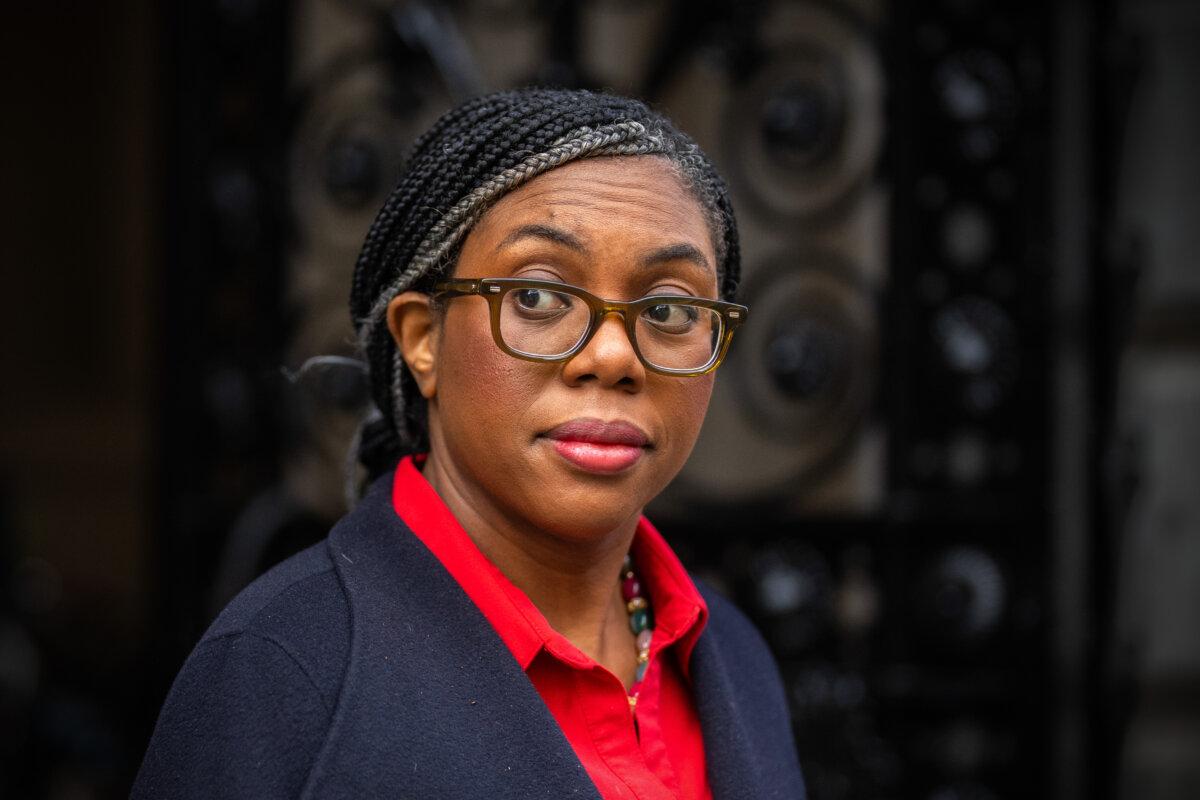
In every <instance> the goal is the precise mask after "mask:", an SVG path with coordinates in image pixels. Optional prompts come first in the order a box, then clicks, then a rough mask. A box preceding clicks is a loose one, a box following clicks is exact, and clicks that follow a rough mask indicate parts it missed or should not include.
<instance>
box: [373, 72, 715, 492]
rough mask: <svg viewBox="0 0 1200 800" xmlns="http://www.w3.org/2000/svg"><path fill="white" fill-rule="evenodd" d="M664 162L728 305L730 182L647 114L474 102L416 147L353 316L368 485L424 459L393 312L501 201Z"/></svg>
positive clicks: (376, 230) (576, 98)
mask: <svg viewBox="0 0 1200 800" xmlns="http://www.w3.org/2000/svg"><path fill="white" fill-rule="evenodd" d="M649 154H654V155H659V156H661V157H663V158H665V159H666V160H667V161H668V162H669V163H670V164H671V165H672V167H673V168H674V171H675V173H676V175H677V177H679V179H680V181H681V183H682V184H683V185H684V186H685V187H687V189H688V190H689V191H690V193H691V194H692V195H693V196H694V197H695V199H696V200H697V201H698V202H699V204H700V206H701V208H702V209H703V210H704V213H705V215H706V217H707V220H708V223H709V227H710V229H711V231H712V235H713V242H714V245H715V248H716V253H717V262H718V263H717V277H718V281H719V286H720V291H721V296H722V297H723V298H726V299H729V298H732V296H733V294H734V290H735V288H736V286H737V280H738V274H739V252H738V238H737V226H736V223H735V221H734V216H733V207H732V206H731V204H730V201H729V195H728V191H727V190H726V187H725V184H724V182H723V181H722V180H721V178H720V176H719V175H718V174H717V172H716V170H715V169H714V168H713V165H712V163H711V162H710V161H709V160H708V158H707V156H705V155H704V153H703V152H701V150H700V148H699V147H698V146H697V145H696V143H695V142H693V141H692V140H691V139H690V138H689V137H688V136H687V135H686V134H684V133H682V132H681V131H679V130H678V129H677V128H675V126H674V125H673V124H672V123H671V122H670V121H669V120H668V119H666V118H665V117H664V116H662V115H660V114H658V113H656V112H654V111H651V110H650V109H649V108H647V107H646V105H645V104H643V103H641V102H639V101H637V100H631V99H628V98H625V97H617V96H614V95H608V94H599V93H593V92H587V91H566V90H552V89H522V90H516V91H507V92H498V93H495V94H490V95H484V96H482V97H477V98H475V99H473V100H469V101H467V102H466V103H463V104H462V105H460V106H458V107H457V108H454V109H452V110H451V111H449V112H447V113H446V114H445V115H444V116H442V117H441V119H439V120H438V121H437V122H436V123H434V125H433V127H432V128H431V129H430V130H429V131H428V132H426V133H425V134H424V135H423V136H421V137H420V138H419V139H418V140H417V142H416V144H415V145H414V146H413V150H412V153H411V155H410V157H409V160H408V164H407V168H406V170H405V172H404V174H403V175H401V177H400V180H399V182H398V183H397V185H396V187H395V188H394V189H393V190H392V193H391V195H389V197H388V198H387V201H386V202H385V203H384V205H383V208H382V209H380V211H379V214H378V216H376V218H375V221H374V223H372V225H371V228H370V230H369V231H368V232H367V237H366V241H365V242H364V243H363V247H362V252H361V253H360V254H359V257H358V261H357V262H356V264H355V268H354V281H353V286H352V288H351V293H350V311H351V314H352V315H353V318H354V326H355V331H356V332H357V335H358V343H359V347H360V349H361V350H362V352H363V355H364V356H365V358H366V362H367V368H368V371H369V374H370V384H371V393H372V396H373V399H374V401H375V405H376V409H377V413H373V414H372V416H371V417H369V418H368V420H367V422H366V423H365V424H364V426H363V428H362V429H361V430H360V433H359V439H358V446H357V452H358V458H359V460H360V461H361V462H362V463H363V464H364V465H365V466H366V467H367V471H368V474H369V475H372V476H373V475H376V474H379V473H382V472H384V471H386V470H387V469H389V468H390V467H391V466H392V465H393V464H394V463H395V461H396V460H397V459H398V458H399V457H400V456H402V455H404V454H406V453H411V452H420V451H422V450H424V449H426V448H427V447H428V430H427V418H426V407H425V400H424V398H423V397H422V396H421V394H420V392H419V391H418V390H417V387H416V382H415V381H414V380H413V377H412V375H411V374H410V373H409V371H408V368H407V366H406V365H405V363H404V360H403V359H402V358H401V356H400V352H399V349H398V348H397V347H396V345H395V343H394V342H393V341H392V337H391V335H390V333H389V331H388V328H387V323H386V316H387V307H388V304H389V303H390V302H391V301H392V299H394V298H395V297H396V296H397V295H399V294H400V293H401V292H404V291H407V290H410V289H415V290H418V291H421V290H424V291H428V290H429V289H430V287H432V286H433V284H434V283H436V282H437V281H438V280H439V279H441V278H442V277H444V276H447V275H449V274H450V273H451V272H452V270H453V267H454V263H455V261H456V259H457V257H458V252H459V250H460V248H461V246H462V242H463V240H464V239H465V238H466V235H467V233H468V232H469V231H470V229H471V226H472V225H474V224H475V222H476V221H478V220H479V218H480V217H481V216H482V215H483V213H484V212H485V211H486V210H487V209H488V208H489V207H490V206H491V205H492V204H493V203H495V202H496V200H498V199H499V198H500V197H502V196H503V195H505V194H507V193H508V192H511V191H512V190H513V189H515V188H516V187H518V186H520V185H521V184H523V183H525V182H527V181H529V180H531V179H532V178H534V177H536V176H538V175H540V174H542V173H543V172H546V171H548V170H551V169H553V168H554V167H557V166H560V165H562V164H566V163H568V162H570V161H575V160H578V159H582V158H591V157H597V156H622V155H649Z"/></svg>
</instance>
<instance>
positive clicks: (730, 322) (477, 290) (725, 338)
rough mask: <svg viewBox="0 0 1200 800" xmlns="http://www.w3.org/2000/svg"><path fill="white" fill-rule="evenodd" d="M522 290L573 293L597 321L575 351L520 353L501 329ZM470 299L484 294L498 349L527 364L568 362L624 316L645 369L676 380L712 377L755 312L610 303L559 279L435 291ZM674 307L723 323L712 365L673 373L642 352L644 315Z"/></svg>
mask: <svg viewBox="0 0 1200 800" xmlns="http://www.w3.org/2000/svg"><path fill="white" fill-rule="evenodd" d="M521 289H544V290H546V291H550V292H555V293H558V294H567V295H571V296H572V297H576V298H578V299H580V300H582V301H583V303H584V304H585V305H586V306H587V308H588V309H589V310H590V312H591V317H590V319H589V320H588V327H587V330H586V331H585V332H584V334H583V335H582V336H581V337H580V338H579V341H578V342H576V343H575V345H574V346H573V347H571V348H570V349H569V350H567V351H565V352H563V353H558V354H556V355H552V356H540V355H533V354H531V353H525V352H522V351H520V350H514V349H513V348H511V347H509V346H508V344H506V343H505V341H504V336H503V335H502V334H501V331H500V314H501V310H502V308H503V302H502V301H503V300H504V297H505V296H506V295H507V294H508V293H509V292H512V291H519V290H521ZM470 295H479V296H480V297H483V298H484V299H485V300H487V302H488V306H489V310H490V311H491V319H492V338H493V339H495V340H496V346H497V347H499V348H500V349H501V350H503V351H504V352H505V353H508V354H509V355H510V356H512V357H513V358H520V359H523V360H525V361H537V362H541V363H554V362H559V361H568V360H570V359H571V358H572V357H573V356H574V355H575V354H576V353H578V352H579V351H580V350H582V349H583V348H585V347H587V344H588V342H590V341H591V340H592V337H593V336H594V335H595V333H596V331H597V329H599V327H600V323H601V322H602V321H603V320H604V317H605V316H607V315H608V314H620V315H621V318H622V319H623V320H624V322H625V333H626V334H627V335H628V336H629V342H630V344H632V345H633V351H634V352H635V353H636V354H637V357H638V360H640V361H641V362H642V364H643V365H645V367H646V369H648V370H650V371H651V372H656V373H658V374H660V375H674V376H676V377H681V378H686V377H691V376H695V375H707V374H708V373H710V372H712V371H714V370H715V369H716V368H717V367H719V366H721V362H722V361H723V360H724V358H725V354H726V353H727V352H728V350H729V343H730V342H731V341H732V340H733V332H734V331H735V330H736V329H737V327H738V326H739V325H741V324H742V323H743V322H745V321H746V316H747V314H748V313H749V309H747V308H746V306H742V305H738V304H737V303H727V302H724V301H722V300H709V299H707V298H704V297H691V296H688V295H673V294H659V295H649V296H647V297H642V298H639V299H637V300H630V301H628V302H622V301H619V300H604V299H601V298H599V297H596V295H594V294H592V293H590V292H588V291H586V290H584V289H581V288H579V287H578V286H572V285H571V284H568V283H557V282H555V281H540V280H533V279H525V278H462V279H456V280H449V281H443V282H441V283H438V284H436V285H435V286H434V287H433V297H434V298H435V299H442V298H452V297H467V296H470ZM665 303H671V304H675V305H686V306H695V307H697V308H704V309H708V310H710V311H713V312H715V313H716V314H717V315H718V316H719V317H720V319H721V332H720V341H719V342H718V343H717V345H716V347H714V348H713V354H712V357H711V358H710V359H709V360H708V362H707V363H706V364H704V365H703V366H700V367H696V368H694V369H671V368H668V367H661V366H659V365H657V364H654V363H652V362H650V361H649V360H647V359H646V357H645V356H644V355H643V354H642V350H641V348H640V347H639V346H638V340H637V319H638V316H639V315H640V314H641V313H642V312H643V311H645V310H646V309H647V308H651V307H653V306H656V305H662V304H665Z"/></svg>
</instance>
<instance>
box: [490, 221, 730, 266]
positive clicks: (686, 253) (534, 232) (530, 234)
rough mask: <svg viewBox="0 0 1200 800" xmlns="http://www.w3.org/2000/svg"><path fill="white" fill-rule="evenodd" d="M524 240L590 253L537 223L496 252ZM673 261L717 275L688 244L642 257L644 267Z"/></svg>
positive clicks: (570, 238)
mask: <svg viewBox="0 0 1200 800" xmlns="http://www.w3.org/2000/svg"><path fill="white" fill-rule="evenodd" d="M522 239H542V240H544V241H547V242H552V243H554V244H557V245H562V246H563V247H566V248H567V249H569V250H573V251H575V252H576V253H580V254H582V255H587V253H588V249H587V246H586V245H585V244H584V243H583V242H582V241H581V240H580V239H579V238H578V237H577V236H575V235H574V234H572V233H570V232H568V231H564V230H563V229H562V228H555V227H554V226H552V225H540V224H536V223H535V224H531V225H522V226H521V227H519V228H517V229H516V230H514V231H512V232H511V233H510V234H508V236H505V237H504V239H503V241H501V242H500V244H499V245H497V246H496V250H497V251H500V250H503V249H504V248H505V247H509V246H510V245H513V244H516V243H517V242H519V241H521V240H522ZM671 261H690V262H692V263H693V264H695V265H696V266H698V267H700V268H701V269H703V270H705V271H706V272H712V273H714V274H715V273H716V270H715V269H713V266H712V264H710V263H709V262H708V258H707V257H706V256H705V255H704V253H703V252H702V251H701V250H700V248H698V247H696V246H695V245H692V244H688V243H687V242H678V243H676V244H669V245H667V246H666V247H660V248H658V249H657V250H654V251H653V252H650V253H647V254H646V255H645V256H643V257H642V266H645V267H653V266H657V265H659V264H665V263H668V262H671Z"/></svg>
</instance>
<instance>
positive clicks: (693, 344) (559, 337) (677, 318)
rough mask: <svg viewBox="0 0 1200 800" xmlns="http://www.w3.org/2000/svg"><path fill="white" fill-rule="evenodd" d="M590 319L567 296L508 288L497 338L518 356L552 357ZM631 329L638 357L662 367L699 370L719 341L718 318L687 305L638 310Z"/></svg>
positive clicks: (583, 331)
mask: <svg viewBox="0 0 1200 800" xmlns="http://www.w3.org/2000/svg"><path fill="white" fill-rule="evenodd" d="M591 316H592V313H591V309H589V308H588V305H587V304H586V303H585V302H583V300H582V299H580V298H578V297H576V296H574V295H572V294H569V293H566V292H555V291H552V290H548V289H540V288H539V289H533V288H530V289H513V290H511V291H509V292H507V293H506V294H505V296H504V298H503V299H502V300H501V306H500V336H501V338H503V339H504V344H505V345H506V346H508V347H509V348H510V349H512V350H515V351H517V352H519V353H523V354H525V355H531V356H541V357H549V358H553V357H556V356H562V355H565V354H566V353H569V352H570V351H571V349H572V348H574V347H575V346H576V345H578V344H579V342H580V340H582V339H583V338H584V336H586V335H587V332H588V325H589V324H590V322H591ZM634 327H635V330H636V337H637V345H638V348H639V349H640V350H641V353H642V357H643V358H645V359H646V360H647V361H648V362H650V363H651V364H653V365H654V366H656V367H659V368H662V369H672V370H691V369H701V368H703V367H705V366H707V365H708V363H709V362H710V361H711V360H712V358H713V355H714V354H715V353H716V350H717V347H718V346H719V345H720V342H721V328H722V322H721V315H720V314H719V313H717V312H716V311H713V310H711V309H708V308H703V307H700V306H694V305H690V304H687V303H671V302H663V303H659V304H656V305H653V306H650V307H649V308H646V309H643V310H642V312H641V313H640V314H638V318H637V321H636V324H635V326H634Z"/></svg>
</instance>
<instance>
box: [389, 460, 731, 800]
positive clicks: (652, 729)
mask: <svg viewBox="0 0 1200 800" xmlns="http://www.w3.org/2000/svg"><path fill="white" fill-rule="evenodd" d="M418 458H419V459H420V457H418ZM421 460H423V459H421ZM392 505H393V506H394V507H395V509H396V513H397V514H399V515H400V518H401V519H402V520H404V524H405V525H407V526H408V527H409V528H411V529H412V531H413V533H415V534H416V535H417V538H419V539H420V540H421V541H422V542H423V543H424V544H425V546H426V547H428V548H429V550H430V551H431V552H432V553H433V554H434V555H435V556H436V557H437V558H438V560H439V561H441V562H442V565H443V566H445V568H446V570H447V571H448V572H449V573H450V574H451V575H452V576H453V577H454V579H455V580H456V581H458V583H459V585H461V586H462V588H463V591H465V592H466V593H467V596H468V597H470V598H471V600H472V601H473V602H474V603H475V605H477V606H478V607H479V610H480V611H482V612H483V615H484V616H485V617H486V618H487V619H488V621H489V622H491V624H492V626H493V627H494V628H495V629H496V632H497V633H498V634H500V638H501V639H502V640H503V641H504V643H505V644H506V645H508V649H509V650H510V651H512V654H513V657H514V658H516V660H517V663H519V664H520V665H521V668H522V669H524V670H525V674H526V675H528V676H529V680H530V681H532V683H533V685H534V688H536V689H537V691H538V693H539V694H540V695H541V696H542V700H543V701H545V703H546V707H547V708H549V709H550V713H551V714H552V715H553V716H554V719H555V720H557V722H558V724H559V727H561V728H562V731H563V733H564V734H565V735H566V737H567V741H568V742H570V743H571V747H573V748H574V750H575V754H576V755H577V756H578V757H579V760H580V761H581V762H582V763H583V766H584V768H585V769H586V770H587V772H588V775H589V776H591V779H592V781H593V782H594V783H595V784H596V787H597V788H598V789H599V790H600V796H601V797H603V798H605V800H617V799H618V798H620V799H621V800H632V799H633V798H637V799H638V800H659V798H664V799H665V798H686V799H687V800H708V798H711V797H712V792H711V790H710V789H709V786H708V777H707V775H706V774H705V764H704V741H703V739H702V738H701V735H700V720H699V718H698V717H697V716H696V707H695V703H694V702H693V701H692V693H691V688H690V682H689V676H688V659H689V657H690V656H691V653H692V648H693V647H694V646H695V644H696V639H697V638H699V636H700V632H701V631H702V630H703V629H704V624H705V621H706V620H707V619H708V607H707V606H706V605H705V603H704V599H703V598H702V597H701V596H700V593H699V592H698V591H697V590H696V586H695V584H693V583H692V580H691V578H690V577H689V576H688V574H687V571H686V570H684V568H683V565H682V564H680V563H679V559H678V558H677V557H676V556H675V553H674V552H673V551H672V550H671V548H670V546H669V545H668V544H667V543H666V541H665V540H664V539H663V538H662V535H661V534H660V533H659V532H658V531H657V530H655V529H654V526H652V525H651V524H650V522H649V521H648V520H647V519H646V518H645V517H642V518H641V519H640V520H639V521H638V527H637V532H636V533H635V534H634V537H633V547H632V554H633V560H634V564H635V568H636V570H637V573H638V581H639V582H640V583H641V584H642V587H643V589H642V592H643V594H644V595H645V596H646V597H647V599H648V600H649V601H650V608H651V611H652V612H653V618H654V636H653V638H652V640H651V644H650V663H649V665H648V666H647V669H646V677H645V680H644V683H643V684H642V688H641V691H640V693H639V695H638V701H637V725H636V726H635V725H634V720H633V716H632V713H631V711H630V708H629V702H628V700H627V699H626V693H625V685H624V684H623V683H622V682H621V680H620V679H619V678H617V676H615V675H613V674H612V673H611V672H609V671H608V670H607V669H605V668H604V667H602V666H600V665H599V664H597V663H596V662H595V661H593V660H592V659H591V658H589V657H588V656H586V655H584V654H583V652H582V651H580V650H579V649H578V648H577V647H575V646H574V645H573V644H571V643H570V642H569V641H568V640H567V639H566V637H564V636H562V635H561V634H560V633H558V632H557V631H555V630H554V629H553V628H551V627H550V624H549V623H548V622H546V618H545V617H544V616H543V615H542V613H541V612H540V611H538V610H537V607H536V606H534V604H533V602H532V601H530V599H529V598H528V597H527V596H526V595H525V593H524V592H522V591H521V590H520V589H518V588H517V587H516V586H515V585H514V584H513V583H512V582H511V581H510V580H508V578H506V577H505V576H504V574H503V573H502V572H501V571H500V570H499V569H498V568H497V567H496V566H495V565H494V564H492V562H490V561H488V559H487V557H486V556H484V555H483V553H482V552H481V551H480V550H479V548H478V547H477V546H476V545H475V543H474V542H473V541H472V540H471V537H470V536H468V535H467V532H466V531H464V530H463V528H462V526H461V525H459V523H458V520H457V519H455V517H454V515H453V514H452V513H451V512H450V509H449V508H447V507H446V504H445V503H443V502H442V499H441V497H439V496H438V494H437V492H435V491H434V489H433V487H432V486H430V485H429V482H428V481H426V480H425V477H424V476H423V475H422V474H421V473H420V471H419V470H418V469H417V465H416V464H414V462H413V459H412V458H411V457H410V458H405V459H404V460H402V461H401V462H400V464H399V466H398V467H397V469H396V477H395V481H394V483H393V485H392ZM616 582H617V576H615V575H614V576H613V583H614V584H616Z"/></svg>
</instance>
